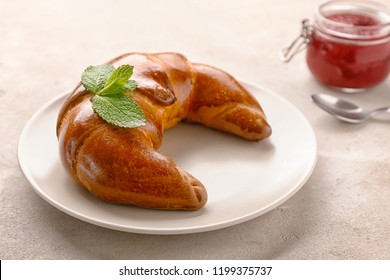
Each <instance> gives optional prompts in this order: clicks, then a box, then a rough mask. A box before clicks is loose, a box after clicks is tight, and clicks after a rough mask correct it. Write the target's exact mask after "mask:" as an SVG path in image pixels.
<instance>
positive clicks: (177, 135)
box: [18, 83, 317, 234]
mask: <svg viewBox="0 0 390 280" xmlns="http://www.w3.org/2000/svg"><path fill="white" fill-rule="evenodd" d="M245 86H246V87H247V88H248V90H249V91H250V92H251V93H252V94H253V95H254V96H255V97H256V98H257V99H258V100H259V102H260V103H261V104H262V107H263V109H264V110H265V112H266V115H267V119H268V121H269V123H270V124H271V126H272V130H273V132H272V136H271V137H270V138H269V139H267V140H264V141H262V142H259V143H254V142H248V141H245V140H242V139H240V138H238V137H234V136H231V135H228V134H224V133H221V132H218V131H215V130H212V129H208V128H206V127H203V126H201V125H193V124H192V125H191V124H185V123H181V124H179V125H177V126H176V127H174V128H172V129H170V130H168V131H166V132H165V134H164V142H163V146H162V147H161V149H160V151H161V152H163V153H164V154H166V155H168V156H169V157H171V158H172V159H173V160H174V161H175V162H176V163H177V164H178V165H179V166H180V167H182V168H184V169H185V170H187V171H188V172H190V173H191V174H192V175H194V176H196V177H197V178H198V179H199V180H200V181H201V182H203V183H204V185H205V186H206V188H207V190H208V196H209V200H208V202H207V204H206V206H205V207H204V208H203V209H200V210H198V211H190V212H186V211H161V210H150V209H142V208H137V207H132V206H124V205H114V204H110V203H106V202H103V201H100V200H98V199H97V198H95V197H94V196H92V195H91V194H90V193H88V192H87V191H86V190H85V189H84V188H81V187H80V186H78V185H76V184H75V183H74V182H73V181H72V179H71V178H70V177H69V176H68V175H67V173H65V171H64V169H63V168H62V165H61V163H60V160H59V156H58V144H57V138H56V133H55V129H56V120H57V114H58V111H59V108H60V106H61V104H62V103H63V102H64V99H65V97H66V96H65V95H62V96H59V97H57V98H56V99H54V100H53V101H51V102H49V103H48V104H47V105H45V106H44V107H42V108H41V109H40V110H39V111H37V112H36V113H35V114H34V115H33V117H32V118H31V119H30V120H29V122H28V123H27V124H26V126H25V128H24V130H23V132H22V134H21V137H20V140H19V145H18V158H19V164H20V167H21V169H22V171H23V173H24V175H25V176H26V178H27V180H28V181H29V182H30V183H31V185H32V187H33V188H34V190H35V191H36V192H37V193H38V194H39V195H40V196H41V197H42V198H43V199H44V200H46V201H47V202H49V203H50V204H51V205H53V206H54V207H56V208H58V209H60V210H61V211H63V212H65V213H67V214H69V215H72V216H74V217H76V218H78V219H81V220H83V221H86V222H89V223H92V224H95V225H99V226H103V227H107V228H111V229H116V230H121V231H128V232H137V233H148V234H181V233H194V232H203V231H209V230H215V229H219V228H224V227H228V226H232V225H235V224H238V223H241V222H244V221H247V220H250V219H253V218H255V217H258V216H260V215H262V214H264V213H266V212H268V211H270V210H271V209H273V208H275V207H276V206H278V205H280V204H282V203H283V202H284V201H286V200H287V199H288V198H290V197H291V196H292V195H293V194H295V193H296V192H297V191H298V190H299V189H300V188H301V187H302V186H303V185H304V183H305V182H306V181H307V179H308V178H309V176H310V175H311V173H312V171H313V169H314V166H315V163H316V156H317V146H316V139H315V135H314V133H313V129H312V127H311V126H310V124H309V123H308V121H307V120H306V119H305V117H304V116H303V115H302V114H301V113H300V112H299V111H298V110H297V109H296V108H295V107H294V106H292V105H291V104H290V103H288V102H287V101H286V100H284V99H283V98H281V97H280V96H279V95H277V94H275V93H273V92H271V91H269V90H267V89H264V88H260V87H257V86H253V85H250V84H247V83H245Z"/></svg>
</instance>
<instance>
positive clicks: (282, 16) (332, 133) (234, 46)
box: [0, 0, 390, 259]
mask: <svg viewBox="0 0 390 280" xmlns="http://www.w3.org/2000/svg"><path fill="white" fill-rule="evenodd" d="M383 1H384V0H383ZM386 1H387V0H386ZM316 3H317V2H316V1H311V0H302V1H288V0H275V1H270V0H253V1H250V0H246V1H226V0H223V1H222V0H215V1H195V0H194V1H187V0H185V1H182V0H177V1H174V0H166V1H151V0H143V1H125V0H111V1H108V0H98V1H74V0H69V1H45V0H37V1H22V0H13V1H1V2H0V19H1V28H0V38H1V43H0V73H1V74H0V112H1V113H0V135H1V136H0V137H1V145H0V154H1V157H0V236H1V238H0V259H216V258H217V259H220V258H222V259H389V258H390V238H389V236H390V144H389V143H390V142H389V139H390V119H389V118H387V119H383V120H376V121H371V122H369V123H365V124H361V125H350V124H345V123H341V122H339V121H337V120H335V119H333V118H332V117H330V116H329V115H327V114H326V113H324V112H323V111H321V110H320V109H318V108H317V107H316V106H315V105H314V104H313V103H312V102H311V99H310V94H311V93H316V92H329V93H331V92H330V90H328V89H325V88H323V87H321V86H320V85H318V84H317V83H316V82H315V81H314V80H313V79H312V77H311V76H310V73H309V72H308V70H307V68H306V65H305V60H304V54H300V55H299V56H297V57H296V58H295V59H294V60H293V61H292V62H291V63H289V64H283V63H282V62H280V59H279V57H278V55H279V53H278V52H279V49H280V48H281V47H283V46H285V45H286V44H287V43H288V42H289V41H290V40H292V39H293V38H294V37H295V36H296V35H297V34H298V32H299V29H300V20H301V19H302V18H305V17H311V15H312V10H313V8H314V5H316ZM129 51H144V52H154V51H177V52H181V53H183V54H185V55H186V56H187V57H188V58H189V59H191V60H193V61H199V62H204V63H208V64H211V65H214V66H217V67H220V68H223V69H225V70H226V71H228V72H230V73H231V74H233V75H234V76H236V77H239V78H241V79H244V80H248V81H251V82H253V83H255V84H259V85H262V86H265V87H268V88H269V89H271V90H273V91H275V92H277V93H279V94H280V95H281V96H283V97H284V98H286V99H287V100H289V101H290V102H291V103H292V104H294V105H295V106H296V107H297V108H298V109H299V110H300V111H302V113H303V114H304V115H305V116H306V117H307V119H308V120H309V122H310V123H311V124H312V126H313V128H314V131H315V133H316V137H317V140H318V164H317V166H316V168H315V170H314V172H313V175H312V177H311V178H310V179H309V180H308V182H307V183H306V184H305V186H304V187H303V188H302V189H301V190H300V191H299V192H298V193H297V194H296V195H294V196H293V197H292V198H291V199H289V200H288V201H287V202H285V203H284V204H282V205H281V206H279V207H277V208H276V209H274V210H272V211H270V212H268V213H267V214H265V215H263V216H260V217H258V218H256V219H253V220H251V221H248V222H245V223H242V224H239V225H237V226H233V227H229V228H226V229H221V230H216V231H212V232H206V233H198V234H189V235H175V236H152V235H141V234H131V233H124V232H118V231H114V230H110V229H105V228H101V227H98V226H94V225H91V224H88V223H85V222H83V221H80V220H77V219H75V218H73V217H71V216H68V215H66V214H64V213H62V212H61V211H59V210H57V209H56V208H54V207H52V206H51V205H49V204H48V203H46V202H45V201H44V200H42V199H41V198H40V197H39V196H38V195H37V194H36V193H35V192H34V191H33V190H32V188H31V187H30V185H29V183H28V182H27V180H26V179H25V178H24V176H23V174H22V173H21V171H20V169H19V166H18V161H17V156H16V151H17V143H18V139H19V136H20V133H21V131H22V129H23V127H24V125H25V123H26V122H27V120H28V119H29V118H30V117H31V115H32V114H33V113H34V112H35V111H36V110H37V109H38V108H40V107H41V106H42V105H43V104H45V103H46V102H47V101H49V100H51V99H52V98H54V97H56V96H58V95H59V94H62V93H64V92H66V91H69V90H71V89H72V88H73V86H74V85H75V82H76V81H77V80H78V79H79V75H80V69H84V68H85V67H86V66H88V65H90V64H98V63H101V62H104V61H106V60H108V59H110V58H112V57H113V56H116V55H118V54H121V53H124V52H129ZM348 97H349V98H350V99H353V100H356V101H357V102H360V104H363V105H365V106H367V107H370V106H376V105H382V104H389V105H390V81H389V80H387V81H386V82H385V83H384V84H383V85H381V86H379V87H378V88H375V89H373V90H372V91H371V92H368V93H363V94H358V95H349V96H348ZM292 137H293V135H292ZM286 141H288V139H286ZM31 148H32V149H33V148H34V147H31Z"/></svg>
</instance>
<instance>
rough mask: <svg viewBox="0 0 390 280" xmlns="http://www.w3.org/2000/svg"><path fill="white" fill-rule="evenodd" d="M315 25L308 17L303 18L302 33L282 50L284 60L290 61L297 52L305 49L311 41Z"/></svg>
mask: <svg viewBox="0 0 390 280" xmlns="http://www.w3.org/2000/svg"><path fill="white" fill-rule="evenodd" d="M312 32H313V26H312V25H311V24H310V21H309V20H308V19H304V20H302V29H301V34H300V35H299V36H298V37H297V38H296V39H295V40H294V41H293V42H292V43H291V44H290V45H289V46H287V47H285V48H283V49H282V51H281V54H282V61H283V62H289V61H290V60H291V59H292V58H293V57H294V56H295V55H296V54H298V53H300V52H301V51H303V50H305V49H306V48H307V46H308V45H309V43H310V38H311V34H312Z"/></svg>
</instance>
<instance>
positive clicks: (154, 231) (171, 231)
mask: <svg viewBox="0 0 390 280" xmlns="http://www.w3.org/2000/svg"><path fill="white" fill-rule="evenodd" d="M239 81H240V83H242V85H243V86H244V87H245V88H248V87H249V88H254V89H256V90H259V91H260V92H262V93H264V94H266V95H271V96H272V98H275V99H278V100H279V102H283V103H285V104H287V105H289V106H290V108H291V109H294V112H295V113H296V114H299V115H300V117H301V119H302V120H304V122H305V124H306V126H307V127H308V128H309V131H310V134H311V136H312V140H313V141H314V142H313V145H314V150H313V154H312V158H311V160H310V163H308V164H307V165H306V166H305V172H302V175H301V176H300V177H299V178H300V179H299V180H298V181H297V182H294V186H292V187H291V188H289V189H288V191H287V192H285V193H283V195H282V196H280V197H278V199H276V200H274V201H272V203H268V204H267V205H265V206H264V207H262V208H260V209H258V210H256V211H251V212H249V213H247V214H246V215H242V216H239V217H235V218H233V219H229V220H227V221H221V222H218V223H213V224H205V225H198V226H196V227H189V226H184V227H175V228H158V227H148V228H144V227H137V226H133V227H128V226H123V225H118V224H114V223H109V222H103V221H100V220H98V219H95V218H93V217H88V216H86V215H85V214H83V213H78V212H75V211H72V210H71V209H69V208H67V207H65V206H63V205H62V204H61V203H56V201H54V200H53V199H52V198H51V197H50V196H49V195H48V194H47V193H46V192H45V191H44V190H43V189H42V188H41V187H40V186H39V185H38V184H37V182H36V180H35V179H34V178H33V176H32V175H31V174H30V171H29V169H28V168H27V166H26V165H25V163H24V162H23V160H22V158H23V156H22V155H21V146H22V143H23V141H24V139H25V138H26V135H27V134H28V131H29V129H30V128H31V126H32V125H33V124H34V122H35V121H36V120H37V119H38V118H39V116H40V115H41V114H42V113H44V112H45V111H46V110H47V109H48V108H50V107H51V106H53V105H54V104H55V103H56V102H58V101H59V100H61V99H64V100H65V98H66V96H67V95H68V94H69V92H65V93H62V94H59V95H58V96H56V97H54V98H52V99H51V100H49V101H48V102H46V103H44V104H43V105H42V106H41V107H40V108H39V109H38V110H36V111H35V112H34V113H33V115H32V116H31V117H30V118H29V120H28V121H27V122H26V124H25V125H24V127H23V130H22V132H21V134H20V137H19V141H18V144H17V158H18V163H19V167H20V169H21V171H22V173H23V175H24V176H25V178H26V180H27V181H28V183H29V184H30V185H31V187H32V188H33V190H34V191H35V192H36V193H37V194H38V195H39V196H40V197H41V198H42V199H44V200H45V201H46V202H48V203H49V204H50V205H52V206H53V207H54V208H57V209H58V210H60V211H62V212H64V213H66V214H68V215H70V216H72V217H74V218H77V219H79V220H82V221H84V222H87V223H90V224H94V225H96V226H100V227H104V228H108V229H114V230H118V231H122V232H130V233H140V234H151V235H177V234H191V233H201V232H207V231H213V230H217V229H223V228H227V227H230V226H233V225H237V224H240V223H244V222H247V221H249V220H251V219H254V218H257V217H259V216H261V215H264V214H265V213H267V212H269V211H271V210H272V209H274V208H276V207H278V206H280V205H281V204H283V203H284V202H286V201H287V200H288V199H290V198H291V197H292V196H294V195H295V194H296V193H297V192H298V191H299V190H300V189H301V188H302V187H303V186H304V185H305V183H306V182H307V181H308V180H309V178H310V177H311V175H312V173H313V171H314V169H315V167H316V164H317V160H318V144H317V139H316V135H315V132H314V129H313V127H312V126H311V124H310V123H309V121H308V120H307V118H306V117H305V116H304V114H303V113H302V112H301V111H300V110H298V109H297V108H296V107H295V106H294V105H293V104H292V103H291V102H289V101H288V100H287V99H285V98H284V97H282V96H280V95H279V94H278V93H276V92H274V91H272V90H270V89H268V88H266V87H263V86H259V85H257V84H255V83H252V82H248V81H245V80H239ZM253 95H254V96H256V94H253ZM263 109H264V108H263ZM271 137H272V136H271ZM151 211H153V210H151Z"/></svg>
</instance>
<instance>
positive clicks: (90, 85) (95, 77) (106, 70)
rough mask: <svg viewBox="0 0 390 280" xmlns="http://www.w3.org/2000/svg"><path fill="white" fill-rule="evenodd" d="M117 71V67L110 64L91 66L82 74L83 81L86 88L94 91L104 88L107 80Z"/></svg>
mask: <svg viewBox="0 0 390 280" xmlns="http://www.w3.org/2000/svg"><path fill="white" fill-rule="evenodd" d="M114 71H115V67H114V66H112V65H110V64H102V65H97V66H89V67H88V68H87V69H85V70H84V72H83V74H82V75H81V83H82V84H83V86H84V88H85V89H86V90H88V91H90V92H92V93H97V92H99V91H100V90H102V89H103V88H104V86H105V84H106V81H107V80H108V78H109V77H110V76H112V74H113V73H114Z"/></svg>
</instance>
